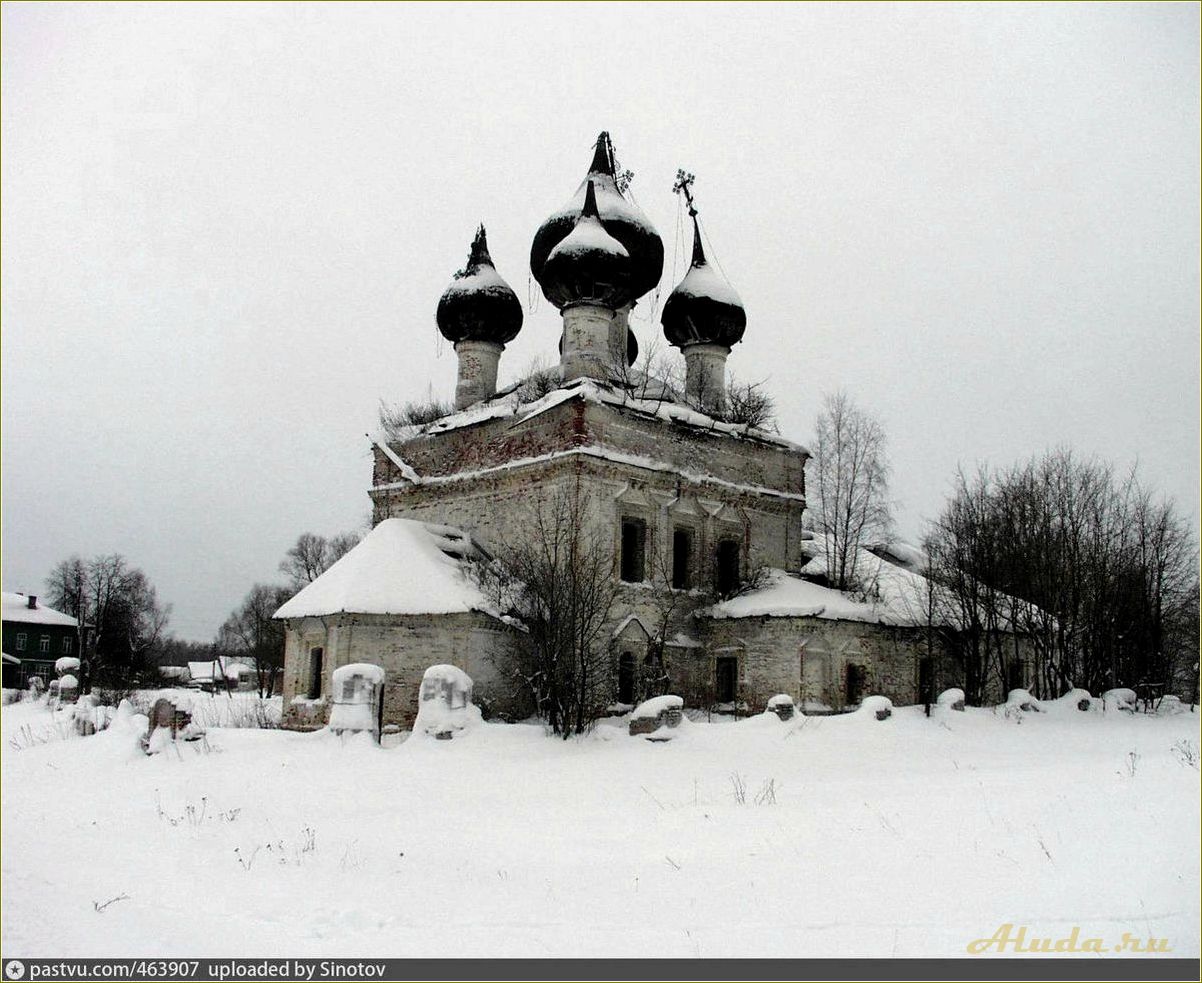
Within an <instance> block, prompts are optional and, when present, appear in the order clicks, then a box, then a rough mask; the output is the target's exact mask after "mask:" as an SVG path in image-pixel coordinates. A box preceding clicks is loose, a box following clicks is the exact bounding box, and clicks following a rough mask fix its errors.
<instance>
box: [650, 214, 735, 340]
mask: <svg viewBox="0 0 1202 983" xmlns="http://www.w3.org/2000/svg"><path fill="white" fill-rule="evenodd" d="M660 323H661V324H663V326H664V335H665V337H666V338H667V339H668V342H669V343H670V344H673V345H676V346H677V347H678V348H683V347H685V346H686V345H722V346H724V347H726V348H730V347H731V346H732V345H735V344H737V343H738V342H739V341H741V340H742V338H743V330H744V329H745V328H746V327H747V312H746V311H745V310H744V309H743V301H742V300H740V299H739V295H738V294H737V293H735V290H734V288H733V287H732V286H731V285H730V284H729V283H727V282H726V280H725V279H724V278H723V277H721V276H719V275H718V273H717V272H715V271H714V268H713V267H712V266H710V265H709V262H708V261H707V260H706V258H705V250H704V249H703V248H702V246H701V230H700V228H699V227H698V225H697V216H696V215H695V214H694V215H693V262H692V265H691V266H690V267H689V272H688V273H686V274H685V276H684V279H683V280H681V281H680V283H678V284H677V285H676V289H675V290H673V291H672V293H671V294H669V295H668V299H667V301H665V303H664V310H663V313H662V314H661V315H660Z"/></svg>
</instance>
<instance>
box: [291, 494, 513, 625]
mask: <svg viewBox="0 0 1202 983" xmlns="http://www.w3.org/2000/svg"><path fill="white" fill-rule="evenodd" d="M472 550H473V546H472V543H471V540H470V539H469V538H468V537H467V536H466V535H465V534H464V533H463V532H461V531H460V530H458V529H455V528H453V527H451V526H440V525H433V524H429V523H424V522H415V521H413V520H412V519H399V518H392V519H385V520H384V521H383V522H381V523H379V524H378V525H377V526H376V527H375V528H374V529H373V530H372V531H371V532H369V533H368V534H367V535H366V536H364V537H363V539H362V541H360V543H359V545H358V546H356V547H355V548H354V549H352V550H351V551H350V552H349V553H347V554H346V555H345V556H343V557H342V558H341V559H340V560H339V561H338V562H337V563H335V564H334V565H333V566H331V567H330V568H329V569H328V570H327V571H326V572H325V573H323V574H322V575H321V576H320V577H318V578H317V579H316V580H315V581H313V583H311V584H309V586H307V587H306V588H305V589H304V590H302V591H301V592H300V593H299V594H297V595H296V597H294V598H292V600H290V601H288V602H287V603H286V604H284V605H283V606H282V607H281V608H280V609H279V610H278V611H276V613H275V615H274V616H275V617H276V618H307V617H321V616H322V615H329V614H342V613H347V614H456V613H460V612H466V611H482V612H484V613H486V614H493V613H494V612H493V610H492V607H491V605H490V604H489V602H488V599H487V598H486V597H485V595H484V593H483V591H481V590H480V587H479V585H478V584H477V583H476V582H475V581H474V580H473V579H472V577H471V576H470V574H469V573H468V571H467V569H466V568H465V565H464V559H465V558H466V557H467V556H469V555H470V554H471V552H472Z"/></svg>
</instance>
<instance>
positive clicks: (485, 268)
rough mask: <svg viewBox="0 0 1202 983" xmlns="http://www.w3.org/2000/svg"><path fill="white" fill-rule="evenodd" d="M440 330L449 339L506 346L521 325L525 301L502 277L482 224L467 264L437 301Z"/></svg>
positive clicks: (477, 231) (515, 335) (514, 336)
mask: <svg viewBox="0 0 1202 983" xmlns="http://www.w3.org/2000/svg"><path fill="white" fill-rule="evenodd" d="M436 318H437V320H438V330H439V331H441V332H442V334H443V337H444V338H446V339H447V340H448V341H452V342H460V341H491V342H495V343H496V344H498V345H506V344H508V343H509V342H511V341H513V339H514V338H516V337H517V334H518V332H519V331H520V330H521V328H522V304H521V301H519V300H518V296H517V294H515V293H514V292H513V289H512V288H511V287H510V286H509V284H508V283H506V282H505V281H504V280H503V279H501V275H500V274H499V273H498V272H497V268H496V267H495V266H493V262H492V257H491V256H489V255H488V238H487V236H486V235H485V232H484V226H483V225H481V226H480V228H479V229H477V230H476V238H475V239H473V240H472V252H471V255H470V256H469V257H468V260H467V266H466V267H465V268H464V269H462V270H460V271H459V272H458V273H456V274H455V279H453V280H452V281H451V285H450V286H449V287H447V289H446V290H445V291H444V292H443V295H442V297H441V299H440V300H439V301H438V312H437V314H436Z"/></svg>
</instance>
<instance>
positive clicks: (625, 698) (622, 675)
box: [618, 652, 634, 703]
mask: <svg viewBox="0 0 1202 983" xmlns="http://www.w3.org/2000/svg"><path fill="white" fill-rule="evenodd" d="M618 702H619V703H633V702H634V653H633V652H623V653H622V654H621V656H619V658H618Z"/></svg>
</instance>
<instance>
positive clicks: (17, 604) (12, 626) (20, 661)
mask: <svg viewBox="0 0 1202 983" xmlns="http://www.w3.org/2000/svg"><path fill="white" fill-rule="evenodd" d="M3 597H4V686H5V688H13V689H16V688H22V687H24V686H25V685H26V684H27V683H28V682H29V680H30V679H32V678H33V677H35V676H37V677H39V678H40V679H41V680H42V682H43V683H49V682H50V680H52V679H53V678H54V677H55V664H56V663H57V662H58V660H59V659H63V658H67V659H77V658H78V657H79V622H78V621H77V620H76V619H75V618H73V617H72V616H71V615H69V614H64V613H63V612H62V611H56V610H54V608H49V607H47V606H46V605H45V604H42V603H41V602H40V601H39V600H38V598H37V596H36V595H34V594H21V593H18V592H16V591H7V590H6V591H4V592H3Z"/></svg>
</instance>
